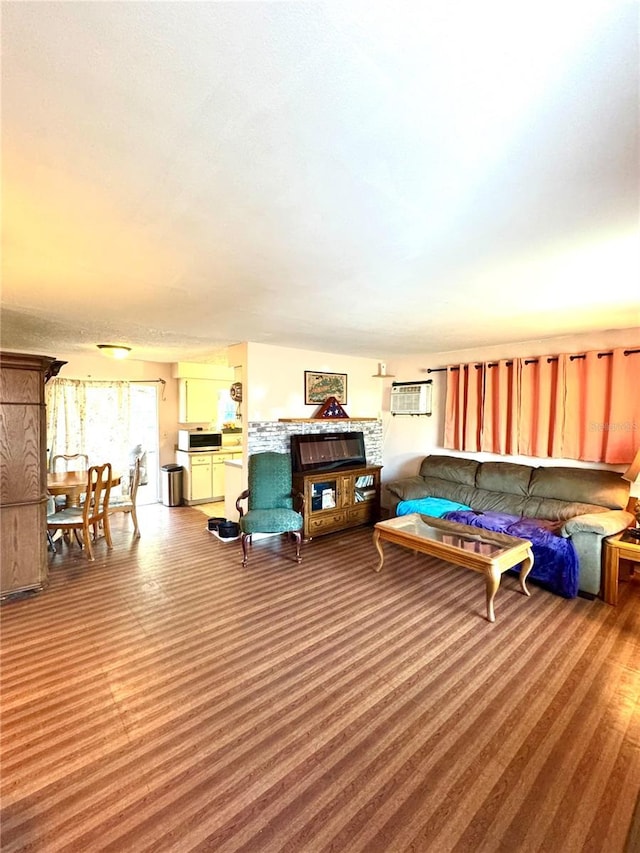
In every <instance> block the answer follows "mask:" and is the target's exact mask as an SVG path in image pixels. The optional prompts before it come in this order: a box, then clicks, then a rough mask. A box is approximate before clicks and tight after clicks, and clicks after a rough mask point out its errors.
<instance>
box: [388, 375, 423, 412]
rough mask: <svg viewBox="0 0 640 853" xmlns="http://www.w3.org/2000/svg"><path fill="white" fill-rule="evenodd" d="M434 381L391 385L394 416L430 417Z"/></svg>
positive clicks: (394, 383) (393, 383)
mask: <svg viewBox="0 0 640 853" xmlns="http://www.w3.org/2000/svg"><path fill="white" fill-rule="evenodd" d="M431 388H432V380H431V379H425V380H423V381H421V382H392V383H391V414H392V415H430V414H431Z"/></svg>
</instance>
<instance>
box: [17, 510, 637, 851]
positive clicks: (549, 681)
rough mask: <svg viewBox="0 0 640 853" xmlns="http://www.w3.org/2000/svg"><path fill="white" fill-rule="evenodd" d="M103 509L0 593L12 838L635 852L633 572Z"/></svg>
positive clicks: (68, 846) (29, 843) (90, 845)
mask: <svg viewBox="0 0 640 853" xmlns="http://www.w3.org/2000/svg"><path fill="white" fill-rule="evenodd" d="M139 516H140V528H141V532H142V537H141V539H139V540H135V539H133V538H132V534H131V527H130V524H128V523H127V522H128V519H125V518H124V517H123V518H122V519H120V518H114V520H113V522H112V527H113V539H114V545H115V547H114V550H113V551H112V552H111V553H108V552H107V550H106V546H105V543H104V541H102V542H98V543H97V544H96V547H95V552H96V560H95V562H94V563H88V562H87V561H86V559H85V557H84V555H83V554H82V553H81V552H80V551H79V550H78V549H77V547H75V546H71V547H70V548H69V547H67V546H66V545H63V544H61V545H60V546H59V552H58V553H56V554H55V555H52V556H51V557H50V585H49V587H48V588H47V589H46V591H44V592H42V593H40V594H37V595H32V596H26V597H24V598H21V599H19V600H13V601H9V602H6V603H4V604H3V606H2V608H1V609H0V630H1V640H2V658H1V688H2V694H1V698H2V763H1V782H2V818H1V823H0V832H1V841H2V851H3V853H17V851H45V853H53V851H117V853H122V851H135V853H143V851H154V853H159V851H179V853H183V851H185V852H186V851H205V850H209V851H216V853H226V852H227V851H234V853H239V851H244V853H254V852H255V853H275V851H291V853H301V851H309V853H321V852H322V853H324V852H325V851H348V853H352V851H353V853H355V851H372V853H376V851H380V853H388V851H392V853H399V851H434V853H444V852H445V851H458V853H465V852H466V851H469V853H471V851H474V853H476V851H483V853H486V852H487V851H496V853H513V851H545V853H556V851H557V853H572V851H594V853H595V851H605V853H622V851H624V850H625V847H626V849H627V851H628V853H631V851H632V849H635V850H637V847H636V846H635V845H636V843H637V839H638V834H637V832H636V833H635V834H634V832H633V830H632V824H633V815H634V808H635V806H636V802H637V798H638V791H639V790H640V713H639V706H638V697H639V694H640V585H639V584H638V583H637V582H634V581H631V582H627V583H625V584H623V585H622V586H621V593H620V603H619V606H618V607H617V608H613V607H610V606H608V605H606V604H604V603H603V602H602V601H600V600H595V601H588V600H585V599H581V598H577V599H573V600H566V599H563V598H559V597H558V596H555V595H553V594H551V593H549V592H547V591H545V590H543V589H541V588H540V587H537V586H535V585H534V584H531V590H532V595H531V598H526V597H525V596H523V595H522V594H521V593H520V592H519V591H518V582H517V578H515V577H513V576H511V575H506V576H505V577H504V578H503V580H502V584H501V588H500V590H499V592H498V594H497V596H496V602H495V603H496V622H495V623H494V624H490V623H489V622H487V621H486V619H485V618H484V613H485V595H484V585H483V581H482V578H480V577H479V576H478V575H476V574H475V573H473V572H469V571H466V570H464V569H458V568H455V567H452V566H445V565H444V564H442V563H440V562H438V561H437V560H434V559H433V558H430V557H425V556H416V555H414V554H412V553H411V552H409V551H407V550H406V549H401V548H396V547H394V546H385V553H386V559H385V566H384V569H383V571H382V572H381V573H380V574H376V573H375V572H374V571H373V570H372V568H373V566H374V565H376V563H377V553H376V551H375V549H374V547H373V545H372V541H371V529H370V528H361V529H358V530H351V531H348V532H345V533H344V534H333V535H331V536H325V537H321V538H319V539H316V540H314V541H313V542H311V543H308V544H306V545H305V546H303V552H302V553H303V561H302V563H301V564H300V565H297V564H296V563H295V561H294V559H293V546H292V544H291V543H289V542H287V541H286V540H285V539H279V538H273V539H268V540H263V541H261V542H259V543H256V544H255V545H254V546H253V548H252V550H251V553H250V557H249V563H248V566H247V568H246V569H243V568H242V566H241V554H240V544H239V542H235V541H234V542H229V543H224V542H221V541H220V540H219V539H217V538H216V537H214V536H212V535H211V534H210V533H208V532H207V530H206V520H205V519H204V517H203V514H202V513H201V512H198V511H196V510H195V509H194V508H189V507H171V508H168V507H164V506H162V505H155V506H143V507H140V510H139Z"/></svg>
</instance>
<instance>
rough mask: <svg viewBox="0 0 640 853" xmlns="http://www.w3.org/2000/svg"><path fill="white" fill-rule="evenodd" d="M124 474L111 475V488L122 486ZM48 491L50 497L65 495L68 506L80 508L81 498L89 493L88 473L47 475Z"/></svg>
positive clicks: (60, 472) (115, 473)
mask: <svg viewBox="0 0 640 853" xmlns="http://www.w3.org/2000/svg"><path fill="white" fill-rule="evenodd" d="M121 480H122V474H119V473H118V472H117V471H112V473H111V488H113V487H114V486H117V485H119V484H120V482H121ZM47 490H48V492H49V494H50V495H53V496H54V497H57V496H58V495H64V496H65V498H66V506H68V507H75V506H80V496H81V495H82V494H83V493H84V492H86V491H87V472H86V471H57V472H56V473H48V474H47Z"/></svg>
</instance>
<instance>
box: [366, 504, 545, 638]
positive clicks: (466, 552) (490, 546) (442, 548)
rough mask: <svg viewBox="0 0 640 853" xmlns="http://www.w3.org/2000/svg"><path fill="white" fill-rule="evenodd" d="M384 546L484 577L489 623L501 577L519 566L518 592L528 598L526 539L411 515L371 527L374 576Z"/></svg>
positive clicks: (529, 557) (528, 545) (529, 554)
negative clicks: (376, 559) (391, 545)
mask: <svg viewBox="0 0 640 853" xmlns="http://www.w3.org/2000/svg"><path fill="white" fill-rule="evenodd" d="M383 542H393V543H394V544H395V545H401V546H402V547H404V548H410V549H411V550H412V551H419V552H420V553H422V554H429V555H430V556H432V557H438V558H439V559H441V560H444V561H446V562H447V563H453V564H454V565H456V566H462V567H463V568H465V569H471V570H472V571H474V572H480V573H481V574H483V575H484V576H485V584H486V590H487V619H488V620H489V622H495V620H496V617H495V613H494V609H493V600H494V598H495V596H496V592H497V591H498V587H499V586H500V578H501V577H502V574H503V573H504V572H506V571H508V569H513V568H514V567H515V566H517V565H518V564H519V563H522V568H521V569H520V588H521V589H522V592H523V593H524V594H525V595H530V593H529V590H528V589H527V585H526V579H527V575H528V574H529V572H530V571H531V569H532V567H533V554H532V552H531V542H529V540H528V539H518V538H517V537H516V536H507V535H506V534H505V533H492V532H490V531H488V530H482V529H480V528H478V527H472V526H471V525H468V524H458V523H457V522H455V521H445V520H444V519H441V518H432V517H431V516H429V515H420V514H418V513H411V514H410V515H403V516H399V517H398V518H390V519H388V520H387V521H379V522H378V523H377V524H376V525H375V526H374V528H373V544H374V545H375V546H376V548H377V549H378V553H379V554H380V563H379V564H378V566H376V567H375V571H376V572H379V571H380V570H381V569H382V566H383V564H384V552H383V550H382V543H383Z"/></svg>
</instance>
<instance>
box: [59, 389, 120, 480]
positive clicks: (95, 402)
mask: <svg viewBox="0 0 640 853" xmlns="http://www.w3.org/2000/svg"><path fill="white" fill-rule="evenodd" d="M45 397H46V404H47V448H48V456H49V458H48V463H49V468H51V460H52V459H53V457H54V456H55V455H56V454H58V453H86V454H87V456H88V457H89V464H90V465H98V464H102V463H104V462H111V464H112V466H113V469H114V470H115V471H118V472H120V473H121V474H122V478H123V480H122V482H123V491H124V492H126V491H127V486H128V475H129V463H130V453H131V447H132V438H131V430H130V412H131V407H130V385H129V383H128V382H97V381H93V382H92V381H85V380H81V379H62V378H59V377H56V378H55V379H51V380H50V381H49V382H48V383H47V385H46V388H45Z"/></svg>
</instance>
